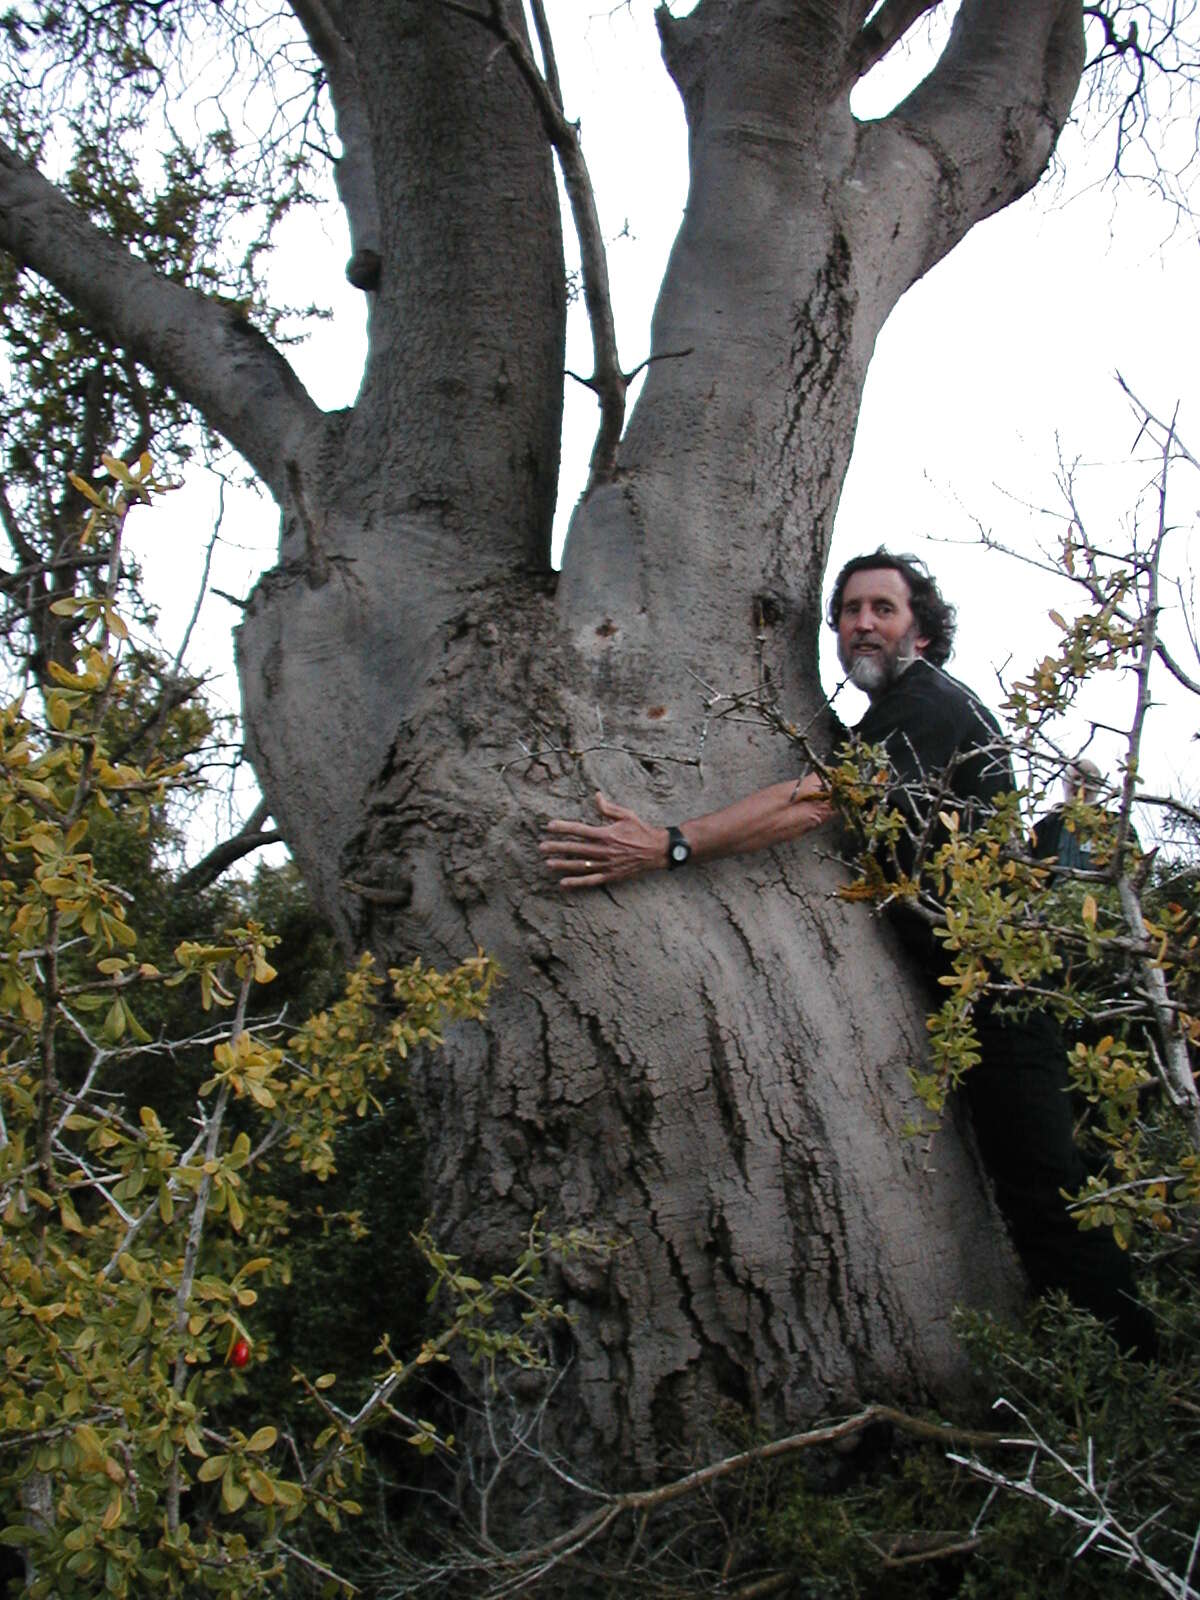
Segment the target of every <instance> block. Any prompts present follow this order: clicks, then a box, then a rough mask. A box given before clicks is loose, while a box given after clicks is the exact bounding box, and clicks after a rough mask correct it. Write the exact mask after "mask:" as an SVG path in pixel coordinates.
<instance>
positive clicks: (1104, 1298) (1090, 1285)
mask: <svg viewBox="0 0 1200 1600" xmlns="http://www.w3.org/2000/svg"><path fill="white" fill-rule="evenodd" d="M976 1026H977V1029H978V1033H979V1046H980V1055H981V1058H982V1059H981V1060H980V1062H979V1064H978V1065H977V1066H974V1067H972V1068H971V1069H970V1071H969V1072H968V1073H967V1075H966V1077H965V1079H964V1081H963V1084H964V1092H965V1094H966V1097H967V1103H968V1105H969V1106H970V1108H971V1120H972V1122H973V1123H974V1126H975V1138H976V1141H977V1143H978V1145H979V1153H980V1155H981V1156H982V1157H983V1162H984V1166H985V1167H986V1169H987V1172H988V1175H989V1176H990V1178H991V1180H992V1183H993V1184H994V1186H995V1190H996V1201H997V1203H998V1205H999V1207H1000V1210H1001V1211H1002V1212H1003V1214H1004V1217H1005V1219H1006V1221H1007V1222H1008V1226H1009V1229H1010V1230H1011V1232H1012V1238H1013V1243H1014V1244H1015V1245H1016V1248H1017V1253H1018V1255H1019V1256H1020V1258H1021V1261H1022V1263H1023V1265H1024V1267H1025V1270H1026V1272H1027V1273H1028V1274H1029V1277H1030V1280H1031V1282H1032V1284H1033V1287H1034V1288H1035V1290H1037V1291H1039V1292H1041V1291H1042V1290H1046V1289H1064V1290H1065V1291H1066V1292H1067V1294H1068V1295H1069V1296H1070V1297H1071V1299H1072V1300H1074V1301H1075V1303H1076V1304H1077V1305H1080V1306H1084V1307H1086V1309H1087V1310H1089V1311H1093V1312H1095V1314H1096V1315H1097V1316H1098V1317H1100V1318H1101V1319H1102V1320H1103V1321H1105V1322H1107V1323H1109V1324H1110V1326H1111V1328H1112V1331H1113V1333H1114V1335H1115V1336H1116V1340H1117V1343H1118V1344H1119V1345H1120V1346H1121V1348H1122V1349H1133V1350H1134V1351H1136V1353H1137V1354H1138V1355H1140V1356H1142V1357H1144V1358H1148V1357H1150V1356H1152V1355H1153V1354H1154V1350H1155V1335H1154V1325H1153V1322H1152V1321H1151V1319H1150V1317H1149V1316H1148V1315H1147V1313H1146V1312H1145V1311H1144V1310H1143V1309H1142V1308H1141V1307H1140V1306H1138V1305H1137V1304H1136V1303H1135V1301H1134V1298H1133V1296H1134V1293H1135V1291H1134V1284H1133V1274H1132V1271H1131V1270H1130V1265H1129V1258H1128V1256H1127V1255H1126V1254H1125V1252H1124V1251H1123V1250H1121V1249H1120V1248H1119V1247H1118V1246H1117V1244H1116V1241H1115V1240H1114V1239H1113V1236H1112V1232H1111V1230H1110V1229H1108V1228H1103V1227H1102V1228H1089V1229H1088V1230H1086V1231H1081V1230H1080V1228H1079V1226H1078V1224H1077V1223H1076V1222H1075V1220H1074V1218H1073V1217H1072V1216H1071V1215H1070V1213H1069V1212H1068V1211H1067V1202H1066V1201H1065V1200H1064V1199H1063V1197H1062V1194H1061V1192H1060V1191H1062V1190H1064V1189H1065V1190H1066V1191H1067V1193H1068V1194H1074V1193H1076V1192H1077V1191H1078V1190H1079V1189H1081V1188H1082V1187H1083V1184H1084V1182H1085V1179H1086V1176H1087V1174H1086V1171H1085V1168H1084V1163H1083V1159H1082V1157H1081V1155H1080V1153H1079V1149H1078V1147H1077V1145H1076V1144H1075V1139H1074V1134H1073V1130H1072V1116H1071V1103H1070V1099H1069V1097H1068V1094H1067V1052H1066V1045H1065V1042H1064V1040H1063V1036H1062V1031H1061V1029H1060V1028H1059V1026H1058V1024H1057V1022H1056V1021H1055V1020H1054V1018H1053V1017H1050V1016H1047V1015H1046V1014H1045V1013H1044V1012H1035V1013H1033V1014H1032V1015H1030V1016H1028V1017H1023V1018H1020V1019H1019V1020H1010V1019H1007V1018H997V1017H995V1016H994V1015H984V1016H983V1017H981V1018H978V1019H977V1022H976Z"/></svg>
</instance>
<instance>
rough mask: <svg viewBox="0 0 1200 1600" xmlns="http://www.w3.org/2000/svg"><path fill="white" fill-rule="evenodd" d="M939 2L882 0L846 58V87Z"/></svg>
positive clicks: (939, 3) (879, 58) (864, 72)
mask: <svg viewBox="0 0 1200 1600" xmlns="http://www.w3.org/2000/svg"><path fill="white" fill-rule="evenodd" d="M941 3H942V0H883V4H882V5H881V6H880V8H879V10H878V11H877V12H876V13H875V15H874V16H873V17H872V18H871V20H870V22H868V23H867V25H866V27H865V28H863V29H862V31H861V32H860V33H859V34H858V35H857V37H856V38H855V40H854V43H853V44H852V45H851V46H850V52H849V54H848V55H847V57H846V85H847V87H849V86H850V85H851V84H854V83H857V82H858V80H859V78H861V77H863V76H864V75H865V74H866V73H868V72H870V70H871V68H872V67H873V66H874V65H875V64H876V62H878V61H882V60H883V58H884V56H886V55H887V53H888V51H889V50H890V49H891V48H892V46H893V45H895V44H898V43H899V42H900V40H901V39H902V38H903V37H904V35H905V34H906V33H907V32H908V30H909V29H910V28H911V27H912V26H913V24H914V23H915V22H917V21H919V19H920V18H921V17H923V16H924V15H925V13H926V12H927V11H933V10H934V9H935V8H936V7H937V6H939V5H941Z"/></svg>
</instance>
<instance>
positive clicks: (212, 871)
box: [176, 800, 283, 894]
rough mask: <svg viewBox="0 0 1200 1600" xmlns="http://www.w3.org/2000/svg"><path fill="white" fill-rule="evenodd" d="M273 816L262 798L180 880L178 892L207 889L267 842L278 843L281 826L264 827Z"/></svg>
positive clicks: (280, 836) (191, 892) (192, 892)
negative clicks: (219, 842) (220, 841)
mask: <svg viewBox="0 0 1200 1600" xmlns="http://www.w3.org/2000/svg"><path fill="white" fill-rule="evenodd" d="M270 815H271V812H270V808H269V806H268V805H267V802H266V801H265V800H260V801H259V803H258V805H256V806H255V808H254V810H253V811H252V812H251V813H250V815H249V816H248V817H247V818H246V820H245V822H244V823H243V824H242V826H241V827H240V828H239V829H238V831H237V832H236V833H235V834H234V835H233V837H232V838H231V839H225V840H224V841H223V842H222V843H221V844H219V845H217V846H215V848H214V849H212V850H210V851H209V852H208V854H207V855H206V856H204V857H203V858H202V859H201V860H200V861H197V863H196V865H195V866H194V867H189V868H188V870H187V871H186V872H185V873H184V874H183V875H182V876H181V877H180V878H179V879H178V881H177V883H176V888H177V889H178V890H179V892H180V893H181V894H195V893H196V892H197V891H198V890H200V889H207V888H208V886H209V884H210V883H215V882H216V881H217V879H218V878H219V877H220V876H221V874H222V873H223V872H227V871H228V870H229V868H230V867H231V866H233V864H234V862H236V861H241V860H242V859H243V858H244V857H245V856H248V855H250V854H251V853H252V852H253V851H255V850H261V849H262V848H263V846H264V845H268V844H277V843H278V842H279V840H280V839H282V838H283V835H282V834H281V833H280V831H279V829H278V828H264V827H263V823H264V822H265V821H266V820H267V818H268V817H269V816H270Z"/></svg>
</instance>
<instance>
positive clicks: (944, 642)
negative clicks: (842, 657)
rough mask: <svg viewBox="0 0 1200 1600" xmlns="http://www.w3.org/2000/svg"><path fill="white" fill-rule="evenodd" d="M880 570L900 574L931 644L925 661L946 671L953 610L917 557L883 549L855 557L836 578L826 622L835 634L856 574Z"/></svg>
mask: <svg viewBox="0 0 1200 1600" xmlns="http://www.w3.org/2000/svg"><path fill="white" fill-rule="evenodd" d="M881 569H882V570H889V569H890V570H891V571H892V572H898V573H899V574H900V576H901V577H902V578H903V579H904V581H905V583H906V584H907V585H908V603H909V605H910V606H911V607H912V614H913V621H914V622H915V623H916V625H917V631H918V632H919V633H922V634H924V636H925V637H926V638H927V639H928V640H929V643H928V644H927V645H926V646H925V650H924V656H925V660H926V661H931V662H932V663H933V665H934V666H935V667H944V666H945V665H946V662H947V661H949V659H950V652H951V650H952V649H953V648H954V629H955V626H956V622H955V617H954V607H953V606H952V605H950V604H948V603H947V601H945V600H943V599H942V596H941V593H940V591H939V589H938V586H937V584H936V583H935V582H934V581H933V579H932V578H931V577H930V575H929V568H928V567H927V566H926V565H925V563H924V562H923V561H918V560H917V558H916V556H896V555H893V554H892V552H891V551H890V550H885V549H884V547H883V546H882V545H880V546H879V549H878V550H873V551H872V552H871V554H870V555H867V556H855V558H854V560H853V561H847V563H846V565H845V566H844V567H843V568H842V570H841V571H840V572H839V573H838V575H837V582H836V583H835V584H834V586H833V593H832V594H831V595H830V597H829V609H828V611H827V612H826V613H825V620H826V621H827V622H828V624H829V626H830V627H831V628H833V629H834V630H835V631H836V629H837V625H838V618H839V617H840V616H841V614H842V596H843V595H844V594H845V592H846V584H847V582H848V581H849V580H850V579H851V578H852V577H853V576H854V574H855V573H856V572H879V571H880V570H881Z"/></svg>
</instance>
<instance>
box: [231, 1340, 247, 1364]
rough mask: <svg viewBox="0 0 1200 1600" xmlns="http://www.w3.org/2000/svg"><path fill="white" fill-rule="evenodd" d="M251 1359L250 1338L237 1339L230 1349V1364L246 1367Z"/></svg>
mask: <svg viewBox="0 0 1200 1600" xmlns="http://www.w3.org/2000/svg"><path fill="white" fill-rule="evenodd" d="M249 1360H250V1341H249V1340H248V1339H235V1340H234V1341H233V1345H232V1347H231V1348H230V1351H229V1365H230V1366H231V1367H244V1366H245V1365H246V1363H247V1362H248V1361H249Z"/></svg>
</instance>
